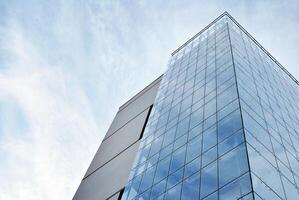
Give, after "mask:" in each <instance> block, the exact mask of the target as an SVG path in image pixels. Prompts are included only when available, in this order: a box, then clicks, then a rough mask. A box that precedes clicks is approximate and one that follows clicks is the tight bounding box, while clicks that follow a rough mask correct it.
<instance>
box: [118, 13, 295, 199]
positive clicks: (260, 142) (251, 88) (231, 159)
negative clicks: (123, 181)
mask: <svg viewBox="0 0 299 200" xmlns="http://www.w3.org/2000/svg"><path fill="white" fill-rule="evenodd" d="M298 103H299V88H298V84H297V83H296V82H295V81H294V80H292V79H291V78H290V76H289V75H288V74H287V73H286V72H285V71H284V70H283V69H282V68H281V67H280V66H279V65H278V64H277V62H276V61H274V60H273V59H272V58H271V57H269V55H268V53H266V52H265V51H264V50H263V49H261V47H260V45H258V43H256V42H255V41H254V39H253V38H251V37H250V36H249V35H248V34H247V33H246V32H244V30H243V29H242V28H241V27H240V26H239V25H238V24H237V23H236V22H235V21H234V20H233V19H232V18H231V17H230V16H229V15H228V14H223V15H222V16H220V17H219V18H217V19H216V20H215V21H214V22H213V23H212V24H210V25H209V26H208V27H207V28H205V29H204V30H203V31H202V32H200V34H198V35H196V36H195V37H194V38H192V40H191V41H189V42H188V44H187V45H185V46H184V47H183V48H180V49H179V50H178V51H176V52H175V53H174V54H173V56H172V57H171V59H170V62H169V67H168V69H167V71H166V73H165V74H164V76H163V80H162V82H161V84H160V88H159V92H158V95H157V97H156V100H155V103H154V106H153V109H152V112H151V115H150V117H149V120H148V123H147V125H146V128H145V130H144V135H143V138H142V139H141V142H140V146H139V150H138V153H137V155H136V159H135V162H134V164H133V166H132V170H131V173H130V177H129V180H128V182H127V185H126V187H125V191H124V193H123V196H122V199H123V200H131V199H164V200H175V199H182V200H184V199H191V200H194V199H200V200H201V199H202V200H218V199H219V200H234V199H239V200H252V199H269V200H273V199H288V200H296V199H299V193H298V192H299V190H298V186H299V157H298V155H299V153H298V150H299V133H298V130H299V127H298V126H299V115H298V113H299V106H298Z"/></svg>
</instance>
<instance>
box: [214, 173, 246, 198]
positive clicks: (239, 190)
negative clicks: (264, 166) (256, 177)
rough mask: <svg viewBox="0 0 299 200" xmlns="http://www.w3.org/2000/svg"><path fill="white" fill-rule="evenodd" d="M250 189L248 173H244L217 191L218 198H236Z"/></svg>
mask: <svg viewBox="0 0 299 200" xmlns="http://www.w3.org/2000/svg"><path fill="white" fill-rule="evenodd" d="M250 191H251V183H250V178H249V174H245V175H243V176H242V177H240V178H238V179H237V180H235V181H233V182H232V183H230V184H228V185H227V186H225V187H224V188H222V189H221V190H220V191H219V200H232V199H238V198H240V197H242V196H243V195H245V194H247V193H249V192H250Z"/></svg>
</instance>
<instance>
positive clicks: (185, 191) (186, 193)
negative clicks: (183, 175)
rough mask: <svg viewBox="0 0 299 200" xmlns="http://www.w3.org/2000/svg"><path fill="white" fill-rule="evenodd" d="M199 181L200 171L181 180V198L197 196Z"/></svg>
mask: <svg viewBox="0 0 299 200" xmlns="http://www.w3.org/2000/svg"><path fill="white" fill-rule="evenodd" d="M199 183H200V173H199V172H198V173H196V174H194V175H193V176H191V177H189V178H187V179H186V180H185V181H184V182H183V188H182V198H181V200H194V199H198V198H199Z"/></svg>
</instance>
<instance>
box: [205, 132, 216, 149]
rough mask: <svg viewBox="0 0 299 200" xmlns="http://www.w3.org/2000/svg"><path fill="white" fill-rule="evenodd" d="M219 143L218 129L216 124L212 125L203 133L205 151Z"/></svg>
mask: <svg viewBox="0 0 299 200" xmlns="http://www.w3.org/2000/svg"><path fill="white" fill-rule="evenodd" d="M216 144H217V130H216V126H212V127H211V128H209V129H208V130H205V131H204V133H203V152H205V151H206V150H208V149H210V148H211V147H213V146H215V145H216Z"/></svg>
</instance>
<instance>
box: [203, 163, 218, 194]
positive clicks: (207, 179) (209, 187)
mask: <svg viewBox="0 0 299 200" xmlns="http://www.w3.org/2000/svg"><path fill="white" fill-rule="evenodd" d="M217 185H218V182H217V162H214V163H212V164H210V165H208V166H207V167H205V168H203V169H202V174H201V187H200V198H204V197H206V196H208V195H209V194H211V193H212V192H214V191H215V190H216V189H217Z"/></svg>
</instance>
